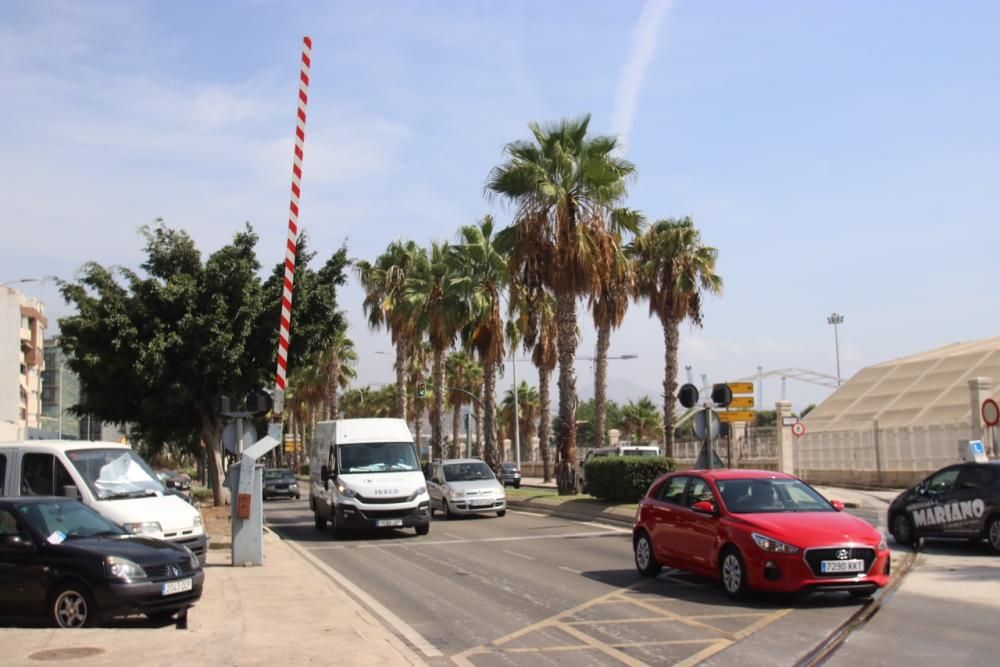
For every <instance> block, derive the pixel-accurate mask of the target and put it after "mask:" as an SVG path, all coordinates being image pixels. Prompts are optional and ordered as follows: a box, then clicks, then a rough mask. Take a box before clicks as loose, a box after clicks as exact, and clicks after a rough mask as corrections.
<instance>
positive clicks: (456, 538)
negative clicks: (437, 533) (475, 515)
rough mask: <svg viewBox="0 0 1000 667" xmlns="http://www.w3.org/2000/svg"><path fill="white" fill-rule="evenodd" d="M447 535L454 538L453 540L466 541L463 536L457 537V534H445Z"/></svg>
mask: <svg viewBox="0 0 1000 667" xmlns="http://www.w3.org/2000/svg"><path fill="white" fill-rule="evenodd" d="M445 535H447V536H448V537H450V538H452V539H453V540H464V539H465V538H464V537H462V536H461V535H456V534H455V533H445Z"/></svg>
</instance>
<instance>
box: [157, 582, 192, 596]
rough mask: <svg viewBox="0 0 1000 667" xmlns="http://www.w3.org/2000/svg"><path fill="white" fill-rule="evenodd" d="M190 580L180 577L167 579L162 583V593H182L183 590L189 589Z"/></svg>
mask: <svg viewBox="0 0 1000 667" xmlns="http://www.w3.org/2000/svg"><path fill="white" fill-rule="evenodd" d="M191 586H192V582H191V580H190V579H181V580H180V581H168V582H166V583H165V584H163V594H164V595H174V594H175V593H184V592H185V591H189V590H191Z"/></svg>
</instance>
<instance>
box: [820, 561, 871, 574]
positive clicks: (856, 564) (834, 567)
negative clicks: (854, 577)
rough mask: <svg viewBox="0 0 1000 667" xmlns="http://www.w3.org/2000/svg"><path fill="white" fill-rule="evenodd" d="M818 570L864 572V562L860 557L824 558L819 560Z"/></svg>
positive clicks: (824, 571) (827, 572)
mask: <svg viewBox="0 0 1000 667" xmlns="http://www.w3.org/2000/svg"><path fill="white" fill-rule="evenodd" d="M819 571H820V572H822V573H823V574H829V573H832V572H864V571H865V562H864V561H863V560H861V559H860V558H856V559H853V560H824V561H820V564H819Z"/></svg>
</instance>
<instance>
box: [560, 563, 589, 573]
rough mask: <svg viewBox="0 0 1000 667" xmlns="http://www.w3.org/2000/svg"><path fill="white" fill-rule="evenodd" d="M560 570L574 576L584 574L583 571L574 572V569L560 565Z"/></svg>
mask: <svg viewBox="0 0 1000 667" xmlns="http://www.w3.org/2000/svg"><path fill="white" fill-rule="evenodd" d="M559 569H560V570H562V571H563V572H571V573H573V574H583V571H581V570H574V569H573V568H571V567H566V566H564V565H560V566H559Z"/></svg>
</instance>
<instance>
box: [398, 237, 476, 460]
mask: <svg viewBox="0 0 1000 667" xmlns="http://www.w3.org/2000/svg"><path fill="white" fill-rule="evenodd" d="M451 255H452V252H451V250H450V246H449V245H448V243H434V244H432V246H431V252H430V254H429V255H425V256H424V258H423V259H422V260H421V261H420V262H418V263H417V264H416V265H414V267H413V271H412V273H411V275H410V277H409V280H408V281H407V283H408V285H407V288H406V302H407V305H406V310H407V312H408V313H410V316H411V317H413V318H414V319H415V322H416V330H417V331H426V332H427V338H428V340H429V341H430V344H431V351H432V355H433V362H432V369H433V374H434V402H433V405H432V408H431V451H432V455H433V457H434V458H441V452H442V447H441V446H442V444H443V442H444V430H443V428H442V418H443V415H444V392H443V391H442V389H443V388H444V387H445V383H444V353H445V352H446V351H447V350H448V349H449V348H451V346H452V345H454V343H455V339H456V338H457V336H458V332H459V330H460V329H461V327H462V324H463V323H464V322H465V321H466V318H465V308H466V304H465V302H464V301H463V300H462V298H461V296H460V294H459V290H458V289H457V288H456V285H455V281H456V279H457V275H456V267H455V266H454V262H453V260H452V258H451Z"/></svg>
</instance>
